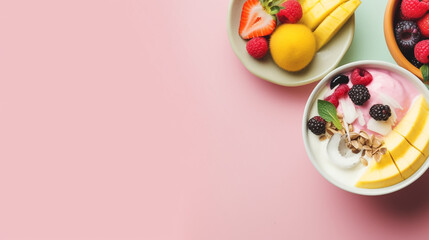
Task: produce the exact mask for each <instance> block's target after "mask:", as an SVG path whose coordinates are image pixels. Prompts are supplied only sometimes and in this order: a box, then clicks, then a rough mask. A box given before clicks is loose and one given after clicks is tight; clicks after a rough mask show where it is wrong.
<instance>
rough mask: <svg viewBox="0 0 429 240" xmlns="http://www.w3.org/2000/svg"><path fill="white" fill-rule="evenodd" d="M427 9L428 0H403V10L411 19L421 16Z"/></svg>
mask: <svg viewBox="0 0 429 240" xmlns="http://www.w3.org/2000/svg"><path fill="white" fill-rule="evenodd" d="M427 10H428V3H427V0H423V1H422V0H403V1H402V3H401V12H402V14H403V15H404V16H405V17H406V18H409V19H417V18H421V17H423V15H424V14H425V13H426V11H427Z"/></svg>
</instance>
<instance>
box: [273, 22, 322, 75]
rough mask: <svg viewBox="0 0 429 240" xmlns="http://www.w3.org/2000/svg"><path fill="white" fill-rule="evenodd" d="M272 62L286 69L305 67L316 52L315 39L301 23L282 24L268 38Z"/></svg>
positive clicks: (294, 70)
mask: <svg viewBox="0 0 429 240" xmlns="http://www.w3.org/2000/svg"><path fill="white" fill-rule="evenodd" d="M270 51H271V56H272V57H273V59H274V62H275V63H276V64H277V65H279V67H281V68H283V69H284V70H286V71H291V72H296V71H299V70H301V69H303V68H305V67H306V66H307V65H308V64H309V63H310V62H311V60H312V59H313V57H314V55H315V54H316V39H315V38H314V35H313V33H312V32H311V30H310V29H309V28H308V27H307V26H305V25H303V24H282V25H280V26H279V27H277V28H276V30H275V31H274V33H273V34H272V35H271V39H270Z"/></svg>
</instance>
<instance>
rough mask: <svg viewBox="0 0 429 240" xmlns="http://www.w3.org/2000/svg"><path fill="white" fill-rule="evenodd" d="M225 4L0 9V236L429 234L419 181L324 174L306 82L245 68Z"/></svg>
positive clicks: (426, 180) (93, 1)
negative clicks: (346, 185) (393, 184)
mask: <svg viewBox="0 0 429 240" xmlns="http://www.w3.org/2000/svg"><path fill="white" fill-rule="evenodd" d="M227 8H228V1H207V2H204V3H196V2H195V1H189V0H186V1H170V2H168V4H166V3H164V2H163V3H161V4H160V2H158V1H136V0H108V1H106V0H104V1H101V0H85V1H83V0H77V1H54V0H40V1H29V0H22V1H2V2H1V3H0V18H1V21H0V32H1V33H2V37H1V38H0V79H1V85H0V159H1V165H0V193H1V197H0V239H2V240H3V239H5V240H14V239H20V240H24V239H31V240H33V239H145V240H146V239H151V240H152V239H160V240H163V239H195V240H200V239H205V240H215V239H223V240H225V239H234V240H236V239H247V240H252V239H255V240H256V239H316V238H317V239H326V238H329V237H333V236H334V237H335V238H338V239H359V240H361V239H367V238H375V239H388V238H389V239H404V238H405V239H408V238H410V237H411V236H412V237H414V238H413V239H427V236H428V234H429V229H428V228H427V222H428V221H429V203H428V201H429V192H428V191H427V185H428V184H429V176H428V174H425V175H424V176H423V177H422V178H421V179H420V180H418V181H417V182H416V183H414V184H412V185H411V186H410V187H408V188H406V189H405V190H402V191H400V192H398V193H395V194H392V195H388V196H384V197H362V196H356V195H352V194H350V193H347V192H344V191H343V190H340V189H337V188H336V187H334V186H333V185H331V184H330V183H328V182H327V181H326V180H324V179H323V178H322V176H320V175H319V174H318V173H317V171H316V170H315V169H314V168H313V166H312V165H311V163H310V161H309V160H308V158H307V156H306V154H305V150H304V146H303V143H302V139H301V131H300V129H301V126H300V123H301V117H302V113H303V109H304V105H305V102H306V99H307V97H308V95H309V94H310V92H311V90H312V89H313V87H314V86H315V84H312V85H309V86H305V87H299V88H285V87H280V86H276V85H273V84H270V83H267V82H265V81H263V80H261V79H258V78H256V77H254V76H252V75H251V74H250V73H249V72H248V71H247V70H246V69H245V68H244V67H243V66H242V65H241V63H240V62H239V60H238V59H237V57H236V56H234V54H233V51H232V49H231V48H230V46H229V43H228V39H227V36H226V30H225V28H226V12H227Z"/></svg>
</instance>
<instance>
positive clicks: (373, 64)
mask: <svg viewBox="0 0 429 240" xmlns="http://www.w3.org/2000/svg"><path fill="white" fill-rule="evenodd" d="M358 66H359V67H362V68H379V69H385V70H389V71H391V72H393V73H396V74H398V75H400V76H403V77H404V78H405V79H408V81H411V83H412V84H413V85H414V86H415V87H416V89H417V90H418V91H419V92H420V93H422V94H423V96H424V97H425V98H426V100H428V99H429V91H427V89H426V87H425V86H424V84H423V83H422V82H421V81H420V80H419V79H418V78H417V77H416V76H414V75H413V74H412V73H410V72H409V71H407V70H406V69H404V68H401V67H398V66H396V65H393V64H390V63H386V62H381V61H357V62H353V63H349V64H346V65H343V66H341V67H339V68H337V69H335V70H334V71H332V72H330V73H329V74H328V75H327V76H326V77H325V78H323V79H322V81H320V82H319V84H318V85H317V86H316V87H315V89H314V90H313V92H312V93H311V95H310V97H309V99H308V101H307V104H306V106H305V110H304V115H303V122H302V135H303V140H304V145H305V148H306V151H307V154H308V156H309V158H310V160H311V162H312V163H313V165H314V166H315V168H316V169H317V170H318V171H319V172H320V174H322V176H323V177H325V178H326V179H327V180H328V181H329V182H331V183H332V184H334V185H336V186H337V187H339V188H342V189H344V190H346V191H349V192H352V193H356V194H361V195H383V194H387V193H391V192H394V191H397V190H399V189H402V188H404V187H406V186H407V185H409V184H411V183H412V182H414V181H415V180H416V179H418V178H419V177H420V176H421V175H422V174H423V173H424V172H425V171H426V170H427V168H428V167H429V161H425V163H424V164H423V165H422V166H421V167H420V168H419V169H418V170H417V171H416V172H415V173H414V174H413V175H412V176H410V177H409V178H407V179H405V180H404V181H402V182H400V183H397V184H395V185H392V186H389V187H385V188H378V189H365V188H358V187H355V186H350V185H346V184H344V183H342V182H341V181H339V180H338V179H337V178H336V176H331V175H330V174H329V173H328V172H327V171H325V170H324V168H322V167H321V161H322V160H321V159H318V158H317V155H316V154H315V153H313V152H312V151H311V148H310V141H309V133H308V129H307V126H306V125H307V121H308V119H309V118H310V117H311V116H310V112H311V109H312V108H313V105H314V104H316V100H317V96H318V95H319V94H320V93H321V91H322V90H323V88H324V87H325V86H326V85H327V84H328V82H329V81H330V79H331V78H332V77H333V76H335V75H337V74H340V73H344V72H348V71H351V70H353V69H354V68H356V67H358Z"/></svg>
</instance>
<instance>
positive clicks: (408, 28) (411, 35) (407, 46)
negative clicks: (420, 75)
mask: <svg viewBox="0 0 429 240" xmlns="http://www.w3.org/2000/svg"><path fill="white" fill-rule="evenodd" d="M395 38H396V42H397V43H398V46H399V48H400V49H401V50H403V51H409V50H411V49H413V47H414V46H415V45H416V44H417V43H418V42H419V41H420V38H421V34H420V30H419V28H418V27H417V24H416V23H415V22H413V21H400V22H398V23H397V24H396V26H395Z"/></svg>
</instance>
